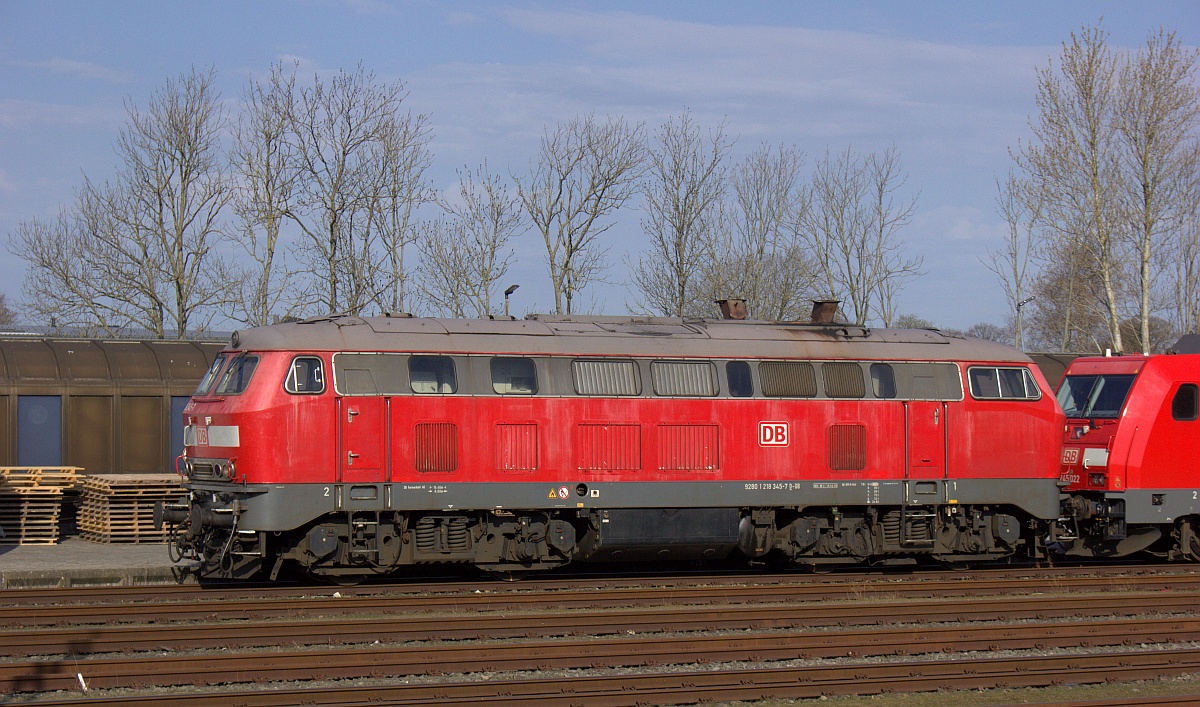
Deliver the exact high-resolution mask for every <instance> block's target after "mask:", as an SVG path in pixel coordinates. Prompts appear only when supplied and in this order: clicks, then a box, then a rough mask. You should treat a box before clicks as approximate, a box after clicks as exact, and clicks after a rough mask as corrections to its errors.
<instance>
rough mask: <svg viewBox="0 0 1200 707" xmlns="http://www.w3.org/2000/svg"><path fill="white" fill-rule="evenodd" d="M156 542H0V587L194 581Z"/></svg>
mask: <svg viewBox="0 0 1200 707" xmlns="http://www.w3.org/2000/svg"><path fill="white" fill-rule="evenodd" d="M188 567H189V565H188V563H182V564H180V565H176V564H174V563H172V562H171V558H170V557H168V555H167V546H166V545H162V544H144V545H134V544H104V543H93V542H89V541H87V540H83V539H82V538H79V537H74V536H70V537H67V538H64V539H63V540H61V541H60V542H59V543H58V544H57V545H0V589H10V588H11V589H20V588H35V587H85V586H132V585H140V584H177V583H187V582H194V581H195V575H194V574H192V573H190V572H188V571H187V569H188Z"/></svg>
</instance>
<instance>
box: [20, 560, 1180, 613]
mask: <svg viewBox="0 0 1200 707" xmlns="http://www.w3.org/2000/svg"><path fill="white" fill-rule="evenodd" d="M980 580H983V581H992V580H1006V581H1018V580H1020V581H1026V582H1029V583H1031V584H1035V583H1036V582H1037V581H1039V580H1040V581H1042V582H1045V583H1048V584H1049V585H1050V586H1052V585H1053V584H1054V583H1055V582H1061V581H1076V582H1087V581H1091V582H1092V583H1100V584H1103V583H1104V582H1112V581H1116V580H1128V581H1131V582H1139V583H1142V584H1153V583H1154V582H1155V580H1158V581H1163V582H1166V583H1171V584H1172V585H1174V586H1185V585H1188V584H1192V585H1200V572H1197V571H1196V570H1195V569H1194V568H1193V567H1192V566H1191V565H1178V564H1176V565H1165V566H1162V565H1100V566H1082V567H1078V566H1072V567H1014V568H1003V569H997V568H990V569H973V570H970V571H966V572H954V571H946V570H925V569H918V570H909V571H904V572H901V571H893V572H880V571H860V572H855V573H839V574H808V573H799V572H796V571H785V572H776V573H772V574H762V573H755V572H740V573H726V574H696V575H682V576H681V575H678V574H672V575H658V574H641V575H629V576H607V575H606V576H600V577H594V578H588V579H547V578H542V577H539V578H530V579H527V580H524V581H521V582H511V583H505V582H498V581H495V580H491V579H488V580H474V581H446V580H445V579H438V578H423V577H421V578H397V579H395V580H393V581H388V582H376V581H373V582H371V583H368V584H358V585H353V586H348V587H341V586H337V585H330V584H294V583H292V584H287V583H283V584H247V583H215V584H209V585H194V584H189V585H173V584H162V585H144V586H96V587H39V588H36V589H18V588H3V589H0V598H2V599H3V604H4V606H3V607H2V608H3V610H4V611H15V610H18V609H20V608H23V607H44V606H48V605H49V606H57V605H81V604H114V603H120V604H136V603H146V602H155V603H162V602H165V601H169V602H186V601H197V600H201V599H205V598H211V597H214V596H219V597H221V598H223V599H241V600H259V599H262V600H267V599H304V598H308V597H312V596H314V595H325V596H328V595H329V594H332V593H334V592H340V593H341V594H343V595H344V596H355V597H365V596H426V595H430V594H445V595H455V594H471V593H474V592H477V591H482V592H485V593H488V594H528V593H544V592H563V591H580V590H583V591H597V590H605V591H613V590H621V589H645V588H647V587H656V588H668V587H680V588H693V587H708V588H713V589H715V588H718V587H739V586H752V587H771V586H806V587H826V588H836V587H840V586H846V587H849V586H853V587H862V586H872V585H877V584H878V585H884V586H888V587H893V586H895V585H897V584H931V583H936V582H942V583H944V584H941V585H938V587H937V588H938V589H939V590H942V589H945V588H947V587H953V586H954V585H956V584H957V585H961V586H966V585H971V584H973V583H975V582H978V581H980ZM916 591H919V590H916Z"/></svg>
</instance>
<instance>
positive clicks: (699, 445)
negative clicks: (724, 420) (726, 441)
mask: <svg viewBox="0 0 1200 707" xmlns="http://www.w3.org/2000/svg"><path fill="white" fill-rule="evenodd" d="M720 439H721V437H720V428H719V427H717V425H659V426H658V468H659V469H663V470H692V471H716V470H717V469H719V468H720V466H721V444H720Z"/></svg>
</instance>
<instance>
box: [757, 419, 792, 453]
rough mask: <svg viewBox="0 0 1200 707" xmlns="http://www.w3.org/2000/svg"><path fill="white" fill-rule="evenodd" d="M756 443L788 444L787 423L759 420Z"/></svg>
mask: <svg viewBox="0 0 1200 707" xmlns="http://www.w3.org/2000/svg"><path fill="white" fill-rule="evenodd" d="M758 443H759V444H760V445H761V446H763V447H786V446H788V423H786V422H760V423H758Z"/></svg>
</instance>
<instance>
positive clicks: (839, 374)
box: [821, 363, 867, 398]
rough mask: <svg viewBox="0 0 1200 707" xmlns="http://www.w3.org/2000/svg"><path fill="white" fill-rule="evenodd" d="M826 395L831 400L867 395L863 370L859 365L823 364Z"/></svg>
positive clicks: (822, 370) (822, 371)
mask: <svg viewBox="0 0 1200 707" xmlns="http://www.w3.org/2000/svg"><path fill="white" fill-rule="evenodd" d="M821 375H822V376H824V378H825V394H826V395H828V396H829V397H831V398H861V397H864V396H865V395H866V394H867V388H866V384H865V383H863V372H862V368H861V367H860V366H859V365H858V364H857V363H823V364H821Z"/></svg>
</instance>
